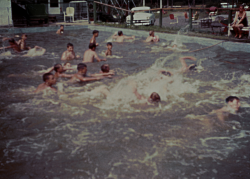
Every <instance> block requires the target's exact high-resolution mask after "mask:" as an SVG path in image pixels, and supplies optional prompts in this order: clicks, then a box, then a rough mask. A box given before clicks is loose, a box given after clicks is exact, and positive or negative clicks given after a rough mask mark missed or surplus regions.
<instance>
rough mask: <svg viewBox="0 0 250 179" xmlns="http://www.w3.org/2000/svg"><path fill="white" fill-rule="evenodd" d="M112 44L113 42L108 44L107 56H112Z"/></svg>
mask: <svg viewBox="0 0 250 179" xmlns="http://www.w3.org/2000/svg"><path fill="white" fill-rule="evenodd" d="M111 50H112V43H111V42H108V43H107V50H106V52H105V55H106V56H112V51H111Z"/></svg>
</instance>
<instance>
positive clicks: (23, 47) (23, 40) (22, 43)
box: [3, 34, 31, 50]
mask: <svg viewBox="0 0 250 179" xmlns="http://www.w3.org/2000/svg"><path fill="white" fill-rule="evenodd" d="M17 37H18V36H17ZM10 39H12V38H3V41H5V40H10ZM26 40H27V35H26V34H22V36H21V39H20V40H18V41H16V44H17V45H19V47H20V49H21V50H29V49H31V48H30V47H26Z"/></svg>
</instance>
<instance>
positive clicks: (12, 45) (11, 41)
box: [0, 39, 21, 53]
mask: <svg viewBox="0 0 250 179" xmlns="http://www.w3.org/2000/svg"><path fill="white" fill-rule="evenodd" d="M9 44H10V46H8V47H1V48H0V50H2V49H9V48H12V49H13V50H14V51H15V52H18V53H19V52H21V48H20V46H19V45H18V44H17V43H16V41H15V40H14V39H9Z"/></svg>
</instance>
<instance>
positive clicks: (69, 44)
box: [67, 43, 74, 52]
mask: <svg viewBox="0 0 250 179" xmlns="http://www.w3.org/2000/svg"><path fill="white" fill-rule="evenodd" d="M67 50H68V51H70V52H72V51H73V50H74V45H73V44H72V43H68V44H67Z"/></svg>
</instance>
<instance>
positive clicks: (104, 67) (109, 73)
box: [91, 64, 115, 77]
mask: <svg viewBox="0 0 250 179" xmlns="http://www.w3.org/2000/svg"><path fill="white" fill-rule="evenodd" d="M114 74H115V72H114V70H110V69H109V65H108V64H103V65H102V66H101V71H100V73H96V74H92V75H91V76H108V77H111V76H112V75H114Z"/></svg>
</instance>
